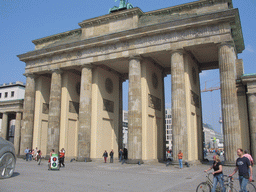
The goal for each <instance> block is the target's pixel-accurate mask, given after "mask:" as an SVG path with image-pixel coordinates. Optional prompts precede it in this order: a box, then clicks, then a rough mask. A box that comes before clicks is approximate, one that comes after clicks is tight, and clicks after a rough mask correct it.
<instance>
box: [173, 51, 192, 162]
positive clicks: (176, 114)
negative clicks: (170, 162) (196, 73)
mask: <svg viewBox="0 0 256 192" xmlns="http://www.w3.org/2000/svg"><path fill="white" fill-rule="evenodd" d="M171 54H172V55H171V79H172V130H173V134H172V140H173V146H172V149H173V158H174V161H178V153H179V150H181V151H182V153H183V159H184V160H187V159H188V151H187V150H188V137H187V112H186V90H185V65H184V58H183V57H184V56H183V52H182V51H173V52H172V53H171Z"/></svg>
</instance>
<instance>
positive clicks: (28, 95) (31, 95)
mask: <svg viewBox="0 0 256 192" xmlns="http://www.w3.org/2000/svg"><path fill="white" fill-rule="evenodd" d="M25 76H26V77H27V80H26V89H25V98H24V107H23V121H22V128H21V142H20V143H21V144H20V155H25V152H24V151H25V149H26V148H27V147H28V148H29V149H32V142H33V128H34V111H35V75H34V74H25Z"/></svg>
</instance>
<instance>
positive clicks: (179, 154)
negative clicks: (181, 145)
mask: <svg viewBox="0 0 256 192" xmlns="http://www.w3.org/2000/svg"><path fill="white" fill-rule="evenodd" d="M182 158H183V153H182V152H181V150H180V152H179V153H178V159H179V165H180V169H182V168H183V165H182Z"/></svg>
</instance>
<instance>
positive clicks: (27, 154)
mask: <svg viewBox="0 0 256 192" xmlns="http://www.w3.org/2000/svg"><path fill="white" fill-rule="evenodd" d="M24 153H25V154H26V161H28V158H29V149H28V147H27V149H25V151H24Z"/></svg>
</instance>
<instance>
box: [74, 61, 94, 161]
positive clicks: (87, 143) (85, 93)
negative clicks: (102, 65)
mask: <svg viewBox="0 0 256 192" xmlns="http://www.w3.org/2000/svg"><path fill="white" fill-rule="evenodd" d="M91 113H92V66H91V65H84V66H83V68H82V74H81V89H80V107H79V128H78V155H77V160H78V161H84V160H85V159H86V161H87V162H88V161H90V160H91V159H90V156H91V155H90V151H91V115H92V114H91Z"/></svg>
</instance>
